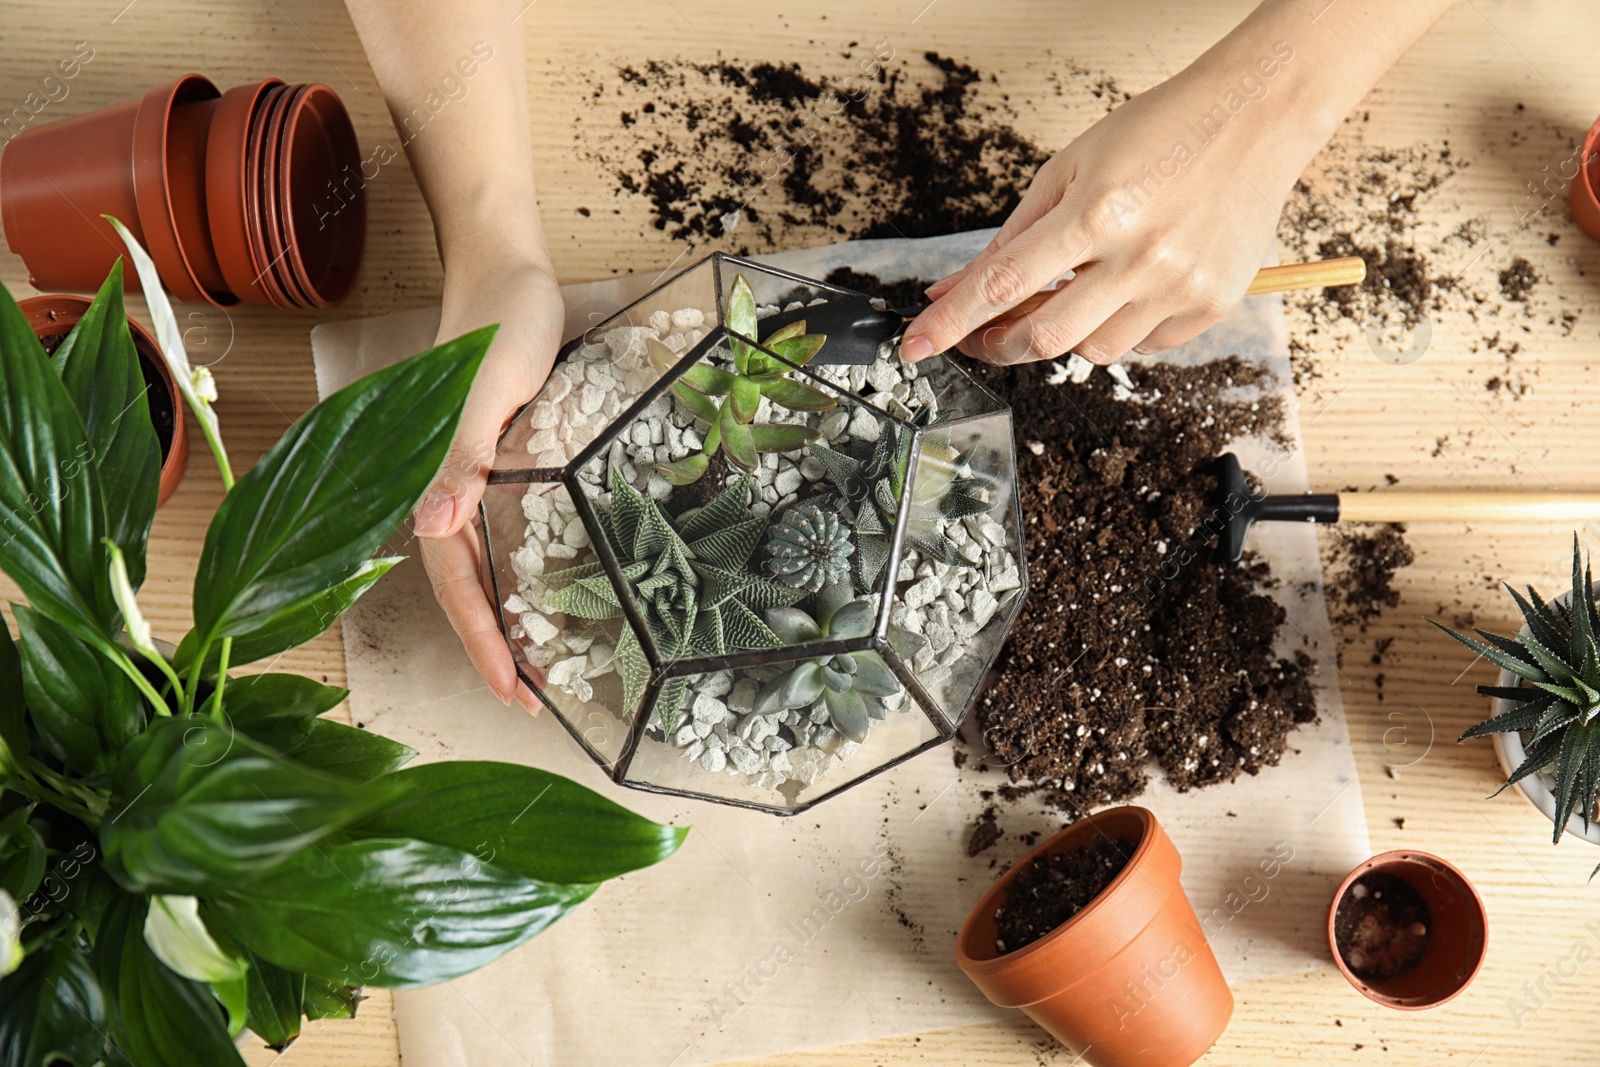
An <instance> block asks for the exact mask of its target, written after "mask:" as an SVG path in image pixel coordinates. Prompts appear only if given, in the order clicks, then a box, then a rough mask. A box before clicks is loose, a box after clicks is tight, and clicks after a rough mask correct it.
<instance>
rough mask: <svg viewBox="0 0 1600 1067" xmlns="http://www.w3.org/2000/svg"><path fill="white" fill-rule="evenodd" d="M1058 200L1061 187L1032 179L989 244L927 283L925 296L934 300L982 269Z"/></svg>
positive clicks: (1058, 201)
mask: <svg viewBox="0 0 1600 1067" xmlns="http://www.w3.org/2000/svg"><path fill="white" fill-rule="evenodd" d="M1060 201H1061V190H1059V189H1057V188H1055V187H1054V186H1053V185H1048V184H1045V183H1041V182H1035V184H1033V185H1030V186H1029V187H1028V192H1027V193H1026V194H1025V195H1024V196H1023V198H1022V203H1020V204H1018V205H1017V208H1016V210H1015V211H1013V212H1012V213H1011V214H1010V215H1008V216H1007V217H1006V221H1005V224H1004V225H1002V226H1001V227H1000V230H999V232H998V233H996V234H995V235H994V237H993V238H991V239H990V241H989V243H988V244H987V245H985V246H984V249H983V251H982V252H979V253H978V254H977V255H976V256H973V257H972V262H971V263H968V264H967V265H966V266H965V267H962V268H961V269H960V270H958V271H953V272H952V273H950V274H947V275H945V276H944V277H943V278H940V279H939V280H938V281H936V282H934V283H933V284H932V285H930V286H928V288H927V289H926V290H925V291H926V293H927V295H928V299H929V300H937V299H939V298H940V297H941V296H944V294H946V293H948V292H949V291H950V290H951V289H954V288H955V286H956V283H957V282H959V281H960V280H961V279H962V278H964V277H966V276H967V275H968V274H970V273H971V272H972V270H973V269H974V268H981V267H982V266H983V265H984V264H985V263H987V262H988V261H989V260H990V259H992V258H994V255H995V253H996V252H998V251H1000V249H1002V248H1004V247H1005V246H1006V245H1008V244H1010V243H1011V242H1012V241H1014V240H1016V238H1017V235H1018V234H1020V233H1022V232H1023V231H1024V230H1026V229H1027V228H1028V227H1029V226H1032V225H1033V224H1034V223H1035V222H1038V221H1039V220H1040V219H1042V218H1043V217H1044V216H1045V215H1047V214H1049V212H1050V209H1051V208H1053V207H1055V206H1056V205H1057V204H1058V203H1060Z"/></svg>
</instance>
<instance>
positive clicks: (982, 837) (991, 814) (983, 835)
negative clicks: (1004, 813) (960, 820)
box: [967, 804, 1005, 856]
mask: <svg viewBox="0 0 1600 1067" xmlns="http://www.w3.org/2000/svg"><path fill="white" fill-rule="evenodd" d="M999 820H1000V813H999V812H998V811H996V810H995V807H994V805H993V804H991V805H989V807H987V808H985V809H984V812H983V814H982V815H980V816H978V821H977V822H975V823H973V824H972V829H971V830H970V831H968V833H967V855H968V856H976V855H978V853H980V852H984V851H986V850H988V849H991V848H993V847H994V845H995V842H997V841H999V840H1000V839H1001V838H1002V837H1004V836H1005V835H1004V834H1003V833H1001V831H1000V821H999Z"/></svg>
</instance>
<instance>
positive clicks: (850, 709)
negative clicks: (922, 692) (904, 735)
mask: <svg viewBox="0 0 1600 1067" xmlns="http://www.w3.org/2000/svg"><path fill="white" fill-rule="evenodd" d="M850 595H851V592H850V588H849V587H848V586H829V587H828V588H827V589H826V590H824V591H823V593H822V594H821V595H820V596H818V598H817V606H818V610H817V615H816V617H812V616H811V615H809V614H807V613H806V612H805V611H802V610H801V609H800V608H796V607H780V608H772V609H769V610H768V611H767V623H768V625H770V626H771V627H772V630H773V632H774V633H776V634H777V635H778V636H779V637H780V638H782V640H783V642H784V644H786V645H797V644H804V643H806V642H809V641H821V640H824V639H826V638H839V637H844V638H849V637H865V636H867V634H869V633H871V632H872V617H873V614H874V611H873V603H872V600H871V599H870V598H868V599H862V600H849V599H848V598H849V597H850ZM840 601H844V602H843V603H842V604H841V603H840ZM836 604H837V605H838V606H837V607H835V605H836ZM901 691H902V690H901V686H900V679H898V678H896V677H895V676H894V672H893V671H891V670H890V669H889V665H888V664H887V663H885V662H884V661H883V657H882V656H880V655H878V654H877V653H876V652H871V651H867V652H841V653H838V654H837V655H832V656H821V657H818V658H816V659H809V660H806V661H805V662H803V663H800V664H798V665H796V666H795V667H793V668H791V669H789V670H787V671H785V672H784V673H782V674H780V675H778V677H776V678H774V679H772V680H771V681H770V682H768V683H767V684H766V685H765V686H763V687H762V689H761V690H760V691H759V692H758V693H757V695H756V711H757V712H759V713H762V714H767V715H771V714H777V713H779V712H782V711H786V710H800V709H811V708H814V707H816V706H817V704H818V703H821V704H822V705H824V706H825V707H826V708H827V709H828V719H829V721H830V722H831V723H832V724H833V728H834V729H835V730H837V731H839V732H840V733H841V734H843V735H844V736H845V737H848V738H849V739H850V740H852V741H857V742H860V741H865V740H866V739H867V733H868V731H869V730H871V728H872V723H873V722H874V720H879V719H882V718H884V717H885V716H886V715H887V714H888V709H887V708H885V707H884V706H883V700H884V698H885V697H890V696H893V695H895V694H896V693H899V692H901Z"/></svg>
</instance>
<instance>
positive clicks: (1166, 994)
mask: <svg viewBox="0 0 1600 1067" xmlns="http://www.w3.org/2000/svg"><path fill="white" fill-rule="evenodd" d="M1098 835H1104V836H1106V837H1108V838H1112V839H1115V838H1118V837H1128V838H1133V839H1135V840H1137V841H1138V846H1137V847H1136V849H1135V850H1134V853H1133V857H1132V859H1130V860H1129V862H1128V865H1127V866H1126V867H1125V868H1123V870H1122V872H1121V873H1120V874H1118V875H1117V877H1116V879H1115V880H1113V881H1112V883H1111V884H1110V885H1109V886H1107V887H1106V888H1105V890H1104V891H1103V892H1102V893H1101V894H1100V895H1099V896H1098V897H1096V898H1095V899H1094V900H1093V901H1092V902H1090V904H1089V905H1088V906H1087V907H1085V908H1084V909H1083V910H1082V911H1080V912H1079V913H1078V914H1077V915H1075V916H1073V918H1072V919H1071V920H1069V921H1068V922H1066V923H1064V924H1062V925H1061V926H1059V927H1057V928H1056V929H1055V930H1053V931H1051V932H1050V933H1048V934H1046V935H1045V936H1044V937H1042V938H1040V939H1039V940H1038V941H1035V942H1034V943H1033V944H1031V945H1026V946H1024V947H1023V948H1020V949H1017V950H1016V951H1014V952H1007V953H1005V954H1001V953H1000V952H999V951H998V950H997V948H996V946H995V938H996V923H995V913H996V911H997V910H998V909H999V908H1000V906H1001V905H1002V904H1003V903H1004V902H1005V898H1006V893H1007V890H1008V888H1009V887H1010V885H1011V883H1012V881H1013V880H1014V879H1015V878H1016V876H1017V874H1018V873H1019V872H1021V871H1022V870H1024V869H1025V868H1026V867H1027V866H1028V865H1029V864H1031V863H1032V862H1033V860H1034V859H1035V858H1036V857H1038V856H1042V855H1045V854H1049V853H1059V852H1070V851H1072V850H1075V849H1078V848H1082V847H1084V846H1085V845H1087V844H1089V843H1090V842H1091V841H1093V840H1094V838H1095V837H1096V836H1098ZM1182 866H1183V861H1182V859H1181V857H1180V856H1179V855H1178V850H1177V848H1176V847H1175V846H1174V845H1173V843H1172V840H1171V839H1170V838H1169V837H1167V835H1166V832H1165V831H1164V830H1162V828H1161V824H1160V823H1159V822H1157V821H1156V817H1155V815H1154V814H1153V813H1151V812H1150V811H1148V810H1147V809H1145V808H1139V807H1122V808H1111V809H1108V810H1106V811H1102V812H1099V813H1097V814H1095V815H1092V816H1090V817H1089V818H1087V819H1084V820H1082V821H1080V822H1076V823H1074V824H1072V825H1071V826H1069V827H1067V828H1066V829H1065V830H1062V831H1061V832H1060V833H1058V834H1056V835H1055V836H1054V837H1051V838H1050V839H1049V840H1047V841H1045V842H1044V843H1043V844H1041V845H1040V846H1039V847H1038V848H1036V849H1034V850H1033V851H1032V852H1030V853H1028V854H1027V855H1026V856H1024V857H1023V858H1022V859H1020V860H1018V861H1017V862H1016V863H1015V864H1014V865H1012V867H1011V868H1010V869H1009V870H1008V871H1006V873H1005V874H1003V875H1001V876H1000V879H999V881H997V882H996V883H995V884H994V885H993V886H991V887H990V889H989V891H988V892H987V893H985V894H984V896H983V899H982V900H980V901H979V902H978V906H977V907H976V908H974V909H973V910H972V914H971V915H969V916H968V917H967V921H966V923H965V924H964V925H963V926H962V927H961V933H960V934H959V935H958V936H957V939H956V962H957V963H958V964H959V965H960V967H961V969H962V970H963V971H964V972H966V975H967V977H968V978H970V979H972V981H973V984H975V985H976V986H977V987H978V988H979V989H981V990H982V991H983V994H984V996H986V997H988V998H989V999H990V1000H991V1001H993V1002H994V1003H996V1004H998V1005H1000V1006H1002V1007H1007V1008H1020V1009H1022V1011H1023V1012H1025V1013H1026V1014H1027V1015H1028V1017H1029V1018H1031V1019H1032V1020H1033V1021H1034V1022H1036V1023H1038V1024H1039V1025H1040V1026H1042V1027H1044V1028H1045V1029H1046V1030H1048V1031H1049V1032H1050V1033H1051V1034H1052V1035H1054V1036H1055V1038H1056V1039H1057V1040H1059V1041H1060V1042H1061V1043H1062V1044H1064V1045H1066V1046H1067V1047H1068V1048H1070V1049H1072V1050H1073V1051H1074V1052H1076V1053H1078V1054H1080V1055H1081V1056H1082V1057H1083V1060H1084V1062H1086V1063H1089V1064H1093V1065H1096V1067H1184V1065H1187V1064H1191V1063H1193V1062H1194V1061H1195V1060H1197V1059H1199V1058H1200V1057H1201V1056H1202V1055H1203V1054H1204V1053H1205V1051H1206V1050H1207V1049H1208V1048H1210V1047H1211V1046H1212V1045H1213V1044H1214V1043H1215V1042H1216V1040H1217V1038H1218V1037H1220V1036H1221V1035H1222V1032H1223V1030H1225V1029H1226V1028H1227V1025H1228V1020H1229V1019H1230V1018H1231V1017H1232V1015H1233V994H1232V993H1231V992H1230V991H1229V989H1228V983H1227V980H1226V979H1225V978H1223V976H1222V969H1221V968H1220V967H1219V966H1218V965H1217V958H1216V956H1215V955H1214V954H1213V953H1212V951H1211V946H1210V945H1209V944H1207V943H1206V938H1205V934H1204V932H1203V930H1202V929H1201V926H1200V921H1199V919H1197V918H1196V916H1195V913H1194V908H1193V907H1192V906H1191V905H1190V903H1189V898H1188V897H1187V896H1186V895H1185V894H1184V891H1183V887H1182V886H1181V885H1179V884H1178V875H1179V872H1180V871H1181V870H1182Z"/></svg>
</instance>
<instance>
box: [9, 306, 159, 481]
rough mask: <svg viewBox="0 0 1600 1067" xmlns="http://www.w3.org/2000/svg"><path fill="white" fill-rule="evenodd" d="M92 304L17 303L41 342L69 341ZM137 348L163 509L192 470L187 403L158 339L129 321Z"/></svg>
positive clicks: (134, 344) (131, 320)
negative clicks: (158, 445) (185, 415)
mask: <svg viewBox="0 0 1600 1067" xmlns="http://www.w3.org/2000/svg"><path fill="white" fill-rule="evenodd" d="M91 303H92V301H91V300H90V299H89V298H88V297H85V296H30V297H28V298H27V299H25V300H20V301H18V302H17V306H18V307H20V308H21V309H22V313H23V315H25V316H27V319H28V325H29V326H31V327H33V334H34V336H35V337H37V338H39V340H40V341H49V340H52V339H54V338H58V337H65V336H66V335H67V334H69V333H71V332H72V328H73V327H74V326H76V325H77V324H78V320H79V319H81V318H83V314H84V312H86V311H88V310H89V305H90V304H91ZM128 329H129V330H130V331H132V333H133V347H134V348H135V349H136V350H137V351H138V353H139V369H140V370H141V371H142V372H143V373H144V381H145V385H146V387H147V389H146V393H145V395H146V396H147V397H148V399H149V404H150V416H151V419H152V420H153V421H154V422H155V426H156V437H157V439H158V440H159V441H160V443H161V491H160V495H159V496H158V497H157V504H158V505H160V504H165V503H166V502H167V499H168V498H169V497H171V496H172V494H173V492H174V491H175V490H176V489H177V488H178V483H179V482H181V481H183V471H184V468H185V467H187V466H188V465H189V432H188V430H187V429H186V428H185V426H184V422H183V397H182V396H181V395H180V394H179V393H178V385H177V383H176V382H174V381H173V380H172V374H171V373H170V372H169V371H168V370H167V361H166V360H165V359H163V358H162V356H161V349H160V348H159V347H157V345H156V339H155V338H154V337H151V336H150V333H149V331H147V330H146V329H145V328H144V327H143V326H141V325H140V324H139V323H138V322H136V321H135V320H134V319H132V318H129V319H128Z"/></svg>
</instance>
